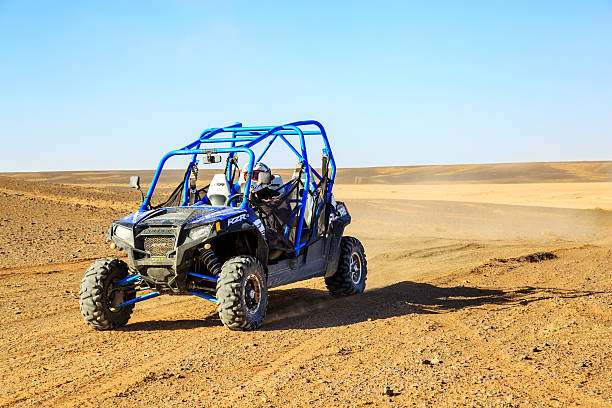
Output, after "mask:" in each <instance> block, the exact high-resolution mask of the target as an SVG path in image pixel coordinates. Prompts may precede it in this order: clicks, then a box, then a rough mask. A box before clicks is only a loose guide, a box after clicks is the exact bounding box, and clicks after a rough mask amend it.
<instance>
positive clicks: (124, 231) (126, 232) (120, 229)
mask: <svg viewBox="0 0 612 408" xmlns="http://www.w3.org/2000/svg"><path fill="white" fill-rule="evenodd" d="M115 236H116V237H117V238H121V239H122V240H124V241H128V242H130V241H132V230H131V229H130V228H128V227H124V226H122V225H117V226H116V227H115Z"/></svg>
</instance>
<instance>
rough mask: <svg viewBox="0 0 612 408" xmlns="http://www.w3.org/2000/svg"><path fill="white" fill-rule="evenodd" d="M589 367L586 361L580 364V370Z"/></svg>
mask: <svg viewBox="0 0 612 408" xmlns="http://www.w3.org/2000/svg"><path fill="white" fill-rule="evenodd" d="M588 366H589V364H588V363H585V362H584V361H582V362H580V363H578V367H580V368H584V367H588Z"/></svg>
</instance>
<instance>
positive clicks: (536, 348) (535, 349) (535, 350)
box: [531, 346, 542, 353]
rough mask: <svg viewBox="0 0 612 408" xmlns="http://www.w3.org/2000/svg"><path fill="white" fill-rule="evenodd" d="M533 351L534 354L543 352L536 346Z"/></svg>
mask: <svg viewBox="0 0 612 408" xmlns="http://www.w3.org/2000/svg"><path fill="white" fill-rule="evenodd" d="M531 351H533V352H534V353H539V352H540V351H542V350H540V349H539V348H538V346H535V347H534V348H532V349H531Z"/></svg>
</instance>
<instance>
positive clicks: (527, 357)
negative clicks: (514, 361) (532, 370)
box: [519, 354, 531, 361]
mask: <svg viewBox="0 0 612 408" xmlns="http://www.w3.org/2000/svg"><path fill="white" fill-rule="evenodd" d="M523 360H531V357H529V356H528V355H527V354H521V356H520V357H519V361H523Z"/></svg>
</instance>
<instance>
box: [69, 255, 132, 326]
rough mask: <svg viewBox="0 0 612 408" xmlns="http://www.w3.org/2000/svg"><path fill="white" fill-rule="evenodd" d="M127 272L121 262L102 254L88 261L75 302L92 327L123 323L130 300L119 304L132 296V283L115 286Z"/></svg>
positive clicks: (130, 308)
mask: <svg viewBox="0 0 612 408" xmlns="http://www.w3.org/2000/svg"><path fill="white" fill-rule="evenodd" d="M127 276H128V267H127V265H126V263H125V262H123V261H122V260H120V259H117V258H102V259H98V260H97V261H95V262H94V263H92V264H91V266H90V267H89V269H87V271H86V272H85V276H84V277H83V280H82V281H81V291H80V299H79V304H80V306H81V314H82V315H83V318H84V319H85V323H87V324H88V325H89V327H91V328H92V329H96V330H109V329H115V328H117V327H121V326H125V324H126V323H127V322H128V320H129V319H130V316H131V315H132V310H133V309H134V304H133V303H132V304H130V305H127V306H119V305H120V304H121V303H123V302H125V301H126V300H130V299H134V298H135V297H136V290H135V289H134V288H133V287H131V288H130V287H127V288H124V287H117V286H116V284H117V282H119V281H120V280H121V279H123V278H125V277H127Z"/></svg>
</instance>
